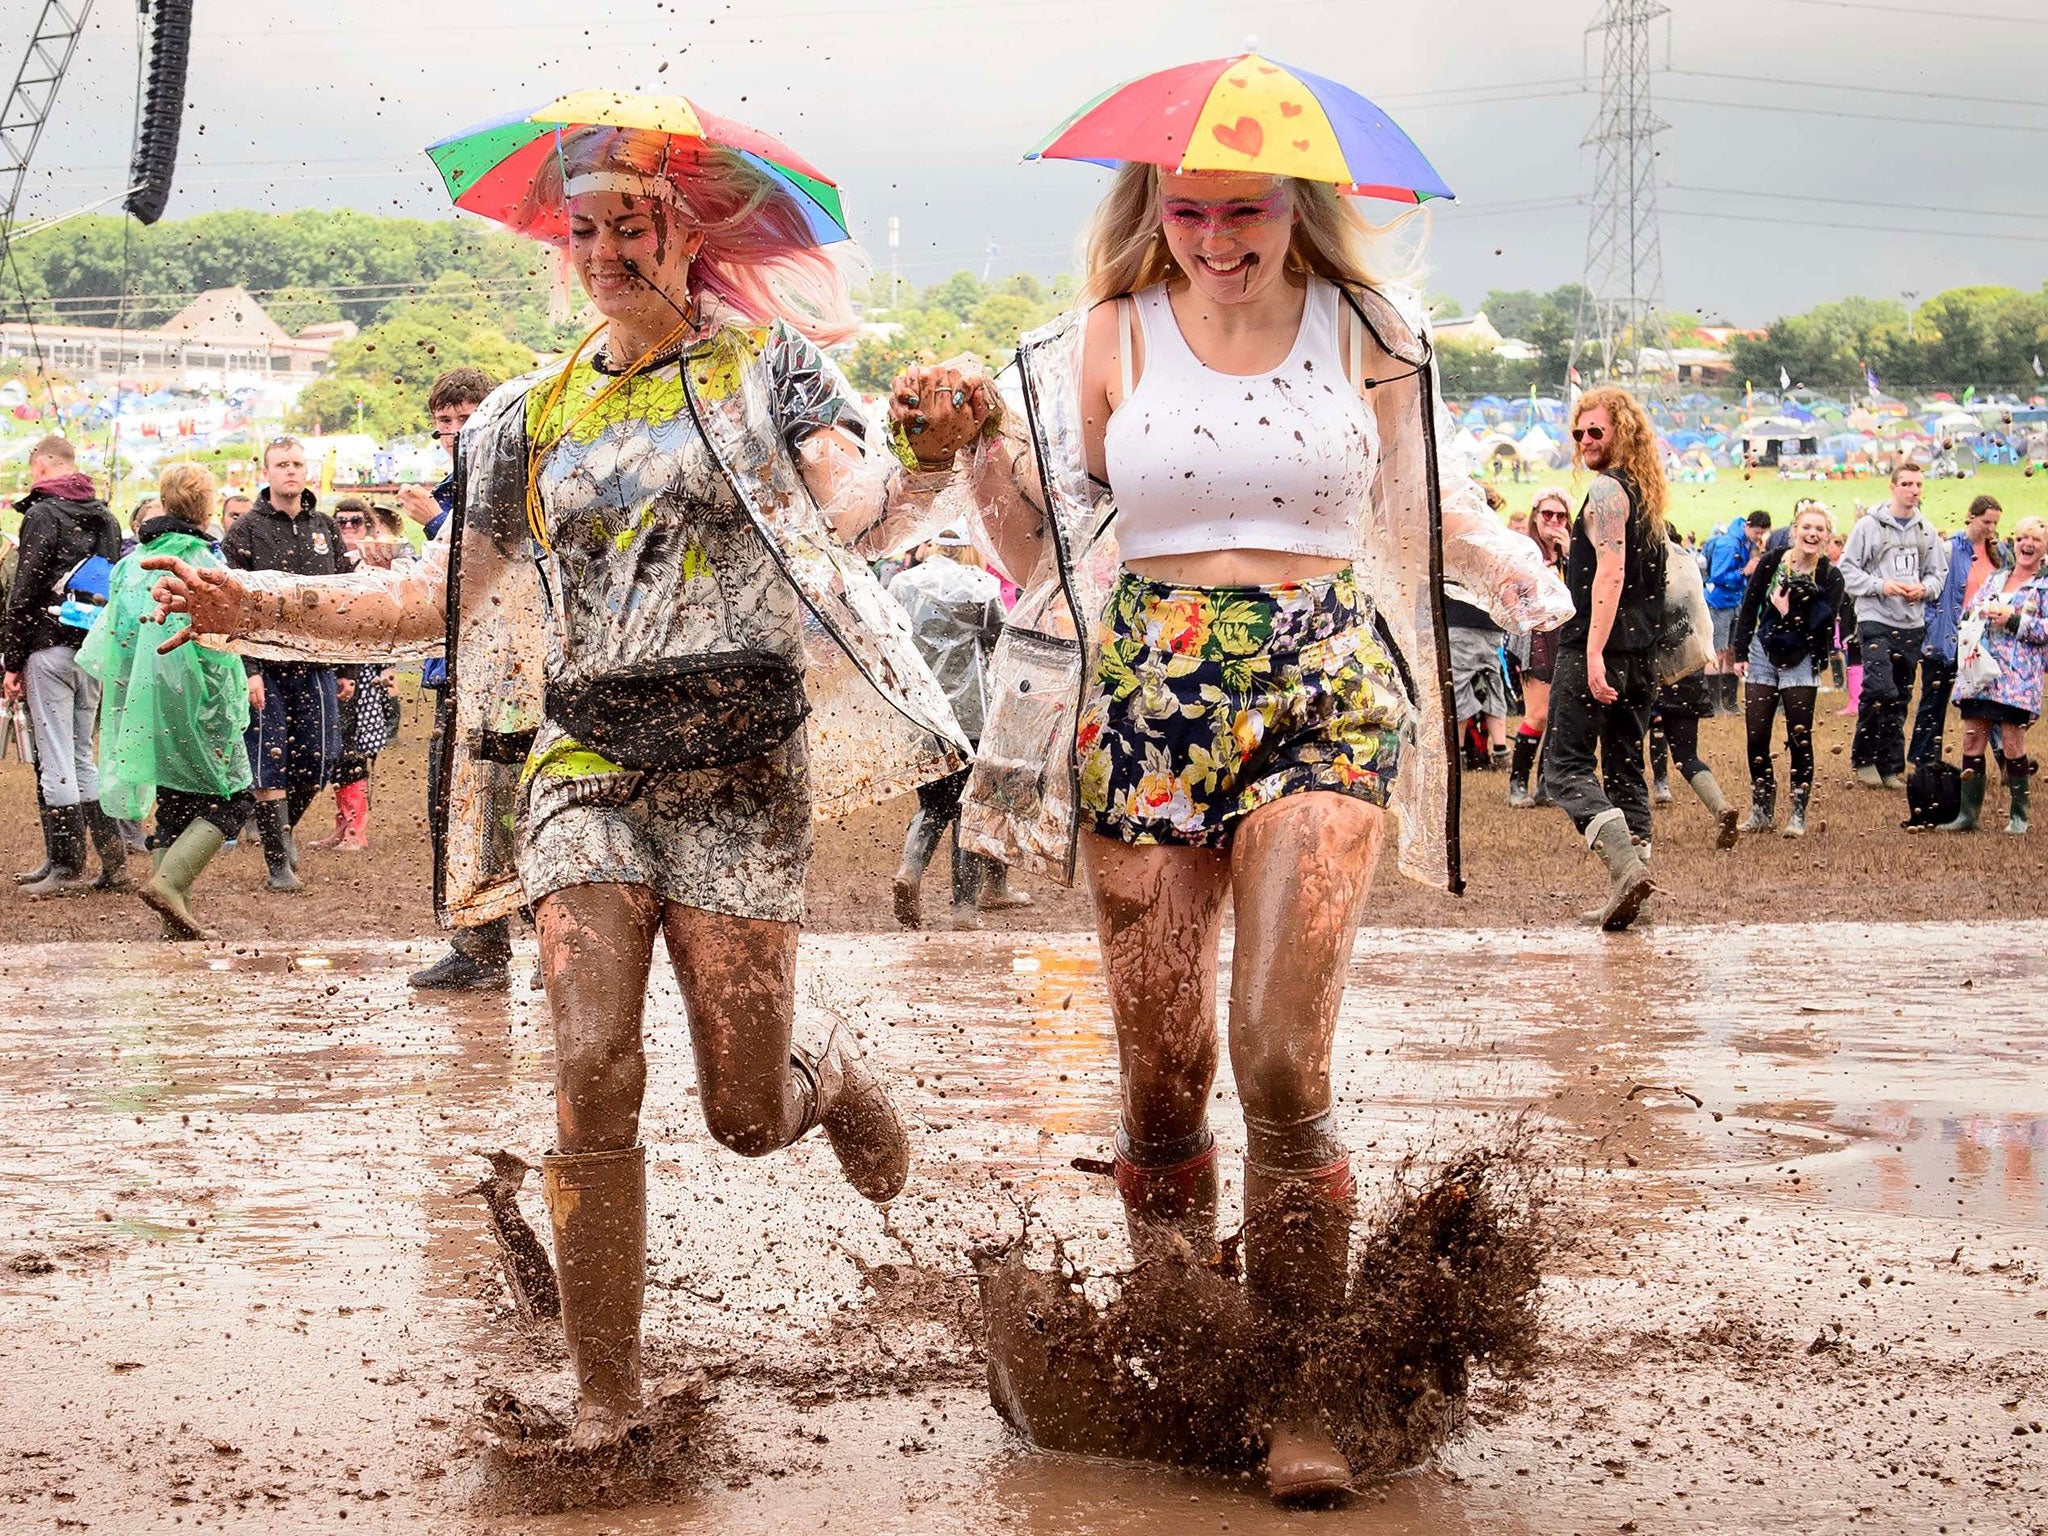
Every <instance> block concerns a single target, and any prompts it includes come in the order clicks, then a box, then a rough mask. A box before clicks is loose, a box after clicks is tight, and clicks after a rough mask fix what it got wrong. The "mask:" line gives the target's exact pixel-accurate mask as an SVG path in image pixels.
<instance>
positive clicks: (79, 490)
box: [5, 474, 121, 672]
mask: <svg viewBox="0 0 2048 1536" xmlns="http://www.w3.org/2000/svg"><path fill="white" fill-rule="evenodd" d="M14 507H15V510H16V511H18V512H19V513H21V556H20V564H19V565H18V566H17V568H16V571H15V577H14V587H13V590H12V591H11V592H10V593H9V595H8V599H7V622H6V631H5V650H6V663H7V670H8V671H10V672H19V671H20V670H21V669H22V668H23V667H25V666H27V665H28V658H29V656H30V655H31V654H32V653H33V652H36V651H40V650H45V649H47V648H48V647H50V646H53V645H61V646H66V647H68V648H70V649H71V650H74V651H75V650H77V649H78V647H79V644H80V642H82V641H83V640H84V639H85V631H84V630H81V629H73V628H71V627H70V626H69V625H66V624H60V623H58V622H57V615H56V612H55V610H56V607H57V604H58V602H59V601H60V598H61V594H60V593H59V592H58V591H57V584H58V583H59V582H61V581H62V580H63V579H64V578H65V577H66V576H67V575H69V574H70V572H71V570H72V568H73V567H74V566H76V565H77V564H78V563H79V561H81V560H89V559H91V558H92V557H93V556H94V555H98V556H100V557H101V558H102V559H105V560H118V559H120V558H121V525H120V524H119V523H118V522H116V521H115V520H114V514H113V513H111V512H109V511H108V510H107V504H106V503H105V502H103V501H101V500H100V499H99V497H98V495H97V494H95V492H94V491H93V486H92V481H91V480H90V479H89V478H88V477H86V476H85V475H76V474H74V475H60V476H57V477H56V478H54V479H50V480H39V481H37V482H36V485H35V487H34V489H32V490H31V491H30V492H29V493H28V495H26V496H24V497H23V498H22V499H21V500H20V501H17V502H16V503H15V504H14Z"/></svg>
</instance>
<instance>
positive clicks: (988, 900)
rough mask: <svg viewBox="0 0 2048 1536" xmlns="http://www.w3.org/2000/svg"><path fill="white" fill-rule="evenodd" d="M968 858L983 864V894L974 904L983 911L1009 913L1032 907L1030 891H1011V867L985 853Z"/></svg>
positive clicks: (975, 899)
mask: <svg viewBox="0 0 2048 1536" xmlns="http://www.w3.org/2000/svg"><path fill="white" fill-rule="evenodd" d="M968 857H969V858H971V859H976V860H979V861H980V864H981V892H980V894H979V895H977V896H976V897H975V898H974V903H975V905H976V906H978V907H979V908H981V910H982V911H984V912H1008V911H1010V910H1011V909H1013V908H1015V907H1028V906H1030V905H1031V893H1030V892H1029V891H1013V890H1011V889H1010V867H1009V865H1007V864H1005V863H1003V862H1002V861H1001V860H1000V859H992V858H990V857H989V856H988V855H987V854H983V853H971V854H969V855H968Z"/></svg>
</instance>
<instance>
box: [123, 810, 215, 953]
mask: <svg viewBox="0 0 2048 1536" xmlns="http://www.w3.org/2000/svg"><path fill="white" fill-rule="evenodd" d="M227 840H228V837H227V834H226V833H225V832H223V831H221V829H220V828H219V827H216V826H215V825H214V824H213V823H212V822H210V821H208V820H207V819H206V818H205V817H203V816H201V817H197V818H195V819H194V820H193V821H192V822H191V823H190V824H189V825H187V826H186V828H185V830H184V831H182V832H180V833H179V834H178V840H177V841H176V842H175V843H172V844H171V846H170V847H168V848H164V849H160V850H159V854H160V857H159V858H158V859H157V861H156V873H155V874H153V875H152V876H150V878H149V879H147V880H145V881H143V883H142V887H141V889H140V890H138V891H137V892H136V894H137V895H138V896H140V897H141V898H142V900H143V902H144V904H145V905H146V906H148V907H149V908H150V910H151V911H153V912H155V913H157V914H158V915H159V916H160V917H162V918H163V920H164V936H165V937H166V938H174V939H214V938H218V937H219V935H218V934H216V933H214V932H213V931H212V930H211V929H209V928H207V927H206V925H205V924H203V923H201V922H200V921H199V919H198V918H197V917H195V916H194V915H193V913H192V905H191V896H192V882H193V881H194V880H197V879H198V878H199V875H200V872H201V871H202V870H204V869H205V868H206V866H207V865H208V864H210V863H212V862H213V856H214V855H215V854H217V853H219V852H220V850H221V848H222V846H223V845H224V844H226V842H227Z"/></svg>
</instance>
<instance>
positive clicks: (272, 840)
mask: <svg viewBox="0 0 2048 1536" xmlns="http://www.w3.org/2000/svg"><path fill="white" fill-rule="evenodd" d="M284 814H285V813H284V802H283V801H282V800H258V801H257V802H256V832H257V835H258V836H259V837H261V838H262V839H263V862H264V863H265V864H266V865H267V866H269V869H270V876H269V878H268V879H266V880H265V881H264V882H263V885H264V889H266V890H271V891H279V892H284V893H287V894H288V893H290V892H293V891H300V890H303V889H305V887H304V886H302V885H301V884H300V883H299V876H298V872H297V871H296V870H295V869H294V868H293V867H292V866H293V865H294V864H295V863H297V862H298V861H297V860H296V859H295V858H294V857H293V855H292V847H291V829H290V828H289V827H288V826H286V825H285V819H284Z"/></svg>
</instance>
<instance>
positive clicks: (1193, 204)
mask: <svg viewBox="0 0 2048 1536" xmlns="http://www.w3.org/2000/svg"><path fill="white" fill-rule="evenodd" d="M1159 205H1160V206H1159V218H1160V225H1161V227H1162V228H1163V229H1164V231H1165V233H1166V248H1167V250H1168V251H1169V252H1171V253H1172V255H1173V259H1174V262H1175V264H1176V265H1177V266H1179V268H1180V269H1181V271H1183V272H1185V273H1186V274H1187V275H1188V281H1189V282H1191V283H1192V284H1193V285H1194V288H1195V292H1196V293H1197V294H1199V295H1201V296H1202V297H1203V298H1205V299H1208V300H1209V301H1211V302H1212V303H1216V304H1246V303H1250V302H1252V301H1253V300H1256V299H1258V298H1259V297H1261V296H1262V295H1264V294H1267V293H1270V292H1271V291H1272V289H1273V286H1274V285H1275V284H1276V283H1282V282H1285V281H1286V275H1287V245H1288V242H1289V241H1290V240H1292V239H1293V237H1294V203H1293V199H1292V197H1291V196H1290V194H1289V193H1288V190H1287V183H1286V182H1285V181H1283V180H1282V179H1280V178H1279V177H1277V176H1218V175H1207V174H1205V175H1189V174H1183V173H1180V172H1171V171H1169V172H1165V173H1163V174H1161V176H1160V178H1159Z"/></svg>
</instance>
